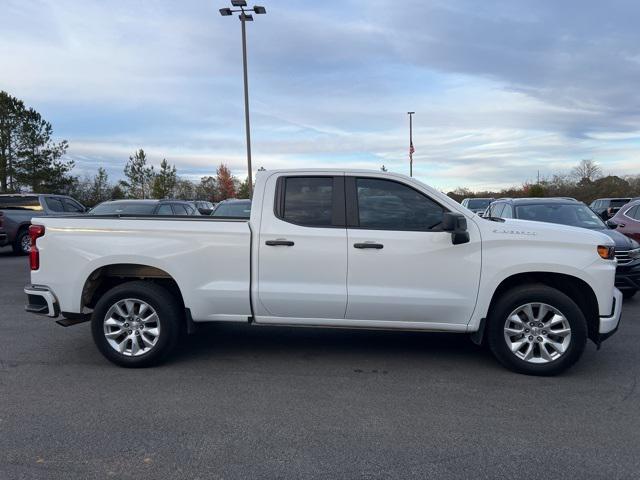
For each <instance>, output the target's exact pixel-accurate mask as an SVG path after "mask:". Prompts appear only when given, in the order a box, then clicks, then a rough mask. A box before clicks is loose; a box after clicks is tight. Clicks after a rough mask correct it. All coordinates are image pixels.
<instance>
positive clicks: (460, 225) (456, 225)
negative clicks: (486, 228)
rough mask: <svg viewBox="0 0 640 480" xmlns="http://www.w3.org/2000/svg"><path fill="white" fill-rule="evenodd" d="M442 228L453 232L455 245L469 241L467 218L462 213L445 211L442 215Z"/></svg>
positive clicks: (452, 240)
mask: <svg viewBox="0 0 640 480" xmlns="http://www.w3.org/2000/svg"><path fill="white" fill-rule="evenodd" d="M442 230H444V231H445V232H451V242H452V243H453V244H454V245H459V244H461V243H467V242H468V241H469V232H468V231H467V218H466V217H465V216H464V215H462V214H461V213H452V212H445V213H444V215H443V216H442Z"/></svg>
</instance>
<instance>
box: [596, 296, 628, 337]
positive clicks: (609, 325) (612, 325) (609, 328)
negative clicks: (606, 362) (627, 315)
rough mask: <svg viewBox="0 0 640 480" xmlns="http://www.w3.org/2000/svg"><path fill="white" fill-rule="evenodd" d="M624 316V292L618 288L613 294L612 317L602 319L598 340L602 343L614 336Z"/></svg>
mask: <svg viewBox="0 0 640 480" xmlns="http://www.w3.org/2000/svg"><path fill="white" fill-rule="evenodd" d="M621 316H622V292H621V291H620V290H618V289H617V288H615V289H614V292H613V308H612V312H611V315H609V316H606V317H600V325H599V328H598V337H599V338H598V340H599V342H602V341H603V340H606V339H607V338H609V337H610V336H611V335H613V334H614V333H615V332H616V330H618V326H619V325H620V317H621Z"/></svg>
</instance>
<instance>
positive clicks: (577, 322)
mask: <svg viewBox="0 0 640 480" xmlns="http://www.w3.org/2000/svg"><path fill="white" fill-rule="evenodd" d="M526 303H546V304H548V305H550V306H552V307H554V308H556V309H557V310H559V311H560V312H562V314H563V315H564V316H565V317H566V319H567V321H568V322H569V325H570V327H571V343H570V344H569V348H568V349H567V351H566V352H565V353H564V354H563V355H562V356H561V357H560V358H559V359H557V360H554V361H551V362H549V363H545V364H534V363H529V362H526V361H525V360H522V359H520V358H518V357H516V356H515V354H513V352H512V351H511V349H510V348H509V346H508V345H507V342H506V340H505V338H504V324H505V322H506V320H507V316H508V315H509V314H510V313H511V312H513V310H515V309H516V308H518V307H519V306H521V305H524V304H526ZM587 333H588V332H587V323H586V320H585V318H584V314H583V313H582V311H581V310H580V308H579V307H578V306H577V305H576V303H575V302H574V301H573V300H571V298H569V297H568V296H567V295H565V294H564V293H562V292H560V291H559V290H556V289H554V288H551V287H546V286H543V285H541V286H529V287H520V288H516V289H514V290H511V291H509V292H507V293H505V294H504V295H503V298H501V299H500V300H499V301H498V302H497V304H496V305H495V308H493V310H492V312H491V314H490V320H489V332H488V340H489V347H490V348H491V351H492V352H493V354H494V355H495V356H496V358H497V359H498V360H499V361H500V362H501V363H502V364H503V365H505V366H506V367H508V368H510V369H511V370H514V371H516V372H519V373H525V374H528V375H557V374H559V373H561V372H563V371H564V370H566V369H567V368H569V367H570V366H571V365H573V364H574V363H575V362H576V361H577V360H578V359H579V358H580V356H581V355H582V353H583V351H584V348H585V345H586V341H587V336H588V335H587Z"/></svg>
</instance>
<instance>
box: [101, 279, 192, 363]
mask: <svg viewBox="0 0 640 480" xmlns="http://www.w3.org/2000/svg"><path fill="white" fill-rule="evenodd" d="M125 298H136V299H139V300H143V301H145V302H147V303H148V304H149V305H151V306H152V307H153V308H154V310H155V311H156V313H157V315H158V322H159V324H160V337H159V338H158V341H157V343H156V345H155V346H154V347H153V348H152V349H151V350H150V351H149V352H147V353H144V354H142V355H138V356H135V357H129V356H125V355H122V354H121V353H119V352H116V351H115V350H114V349H113V348H112V347H111V346H110V345H109V342H108V341H107V339H106V337H105V335H104V318H105V316H106V314H107V312H108V310H109V308H111V307H112V306H113V305H114V304H115V303H116V302H118V301H120V300H123V299H125ZM180 319H181V316H180V310H179V308H178V305H177V302H176V301H175V299H174V298H173V296H172V295H171V293H169V291H167V290H166V289H165V288H162V287H161V286H159V285H156V284H152V283H149V282H128V283H125V284H122V285H119V286H117V287H114V288H112V289H111V290H109V291H108V292H106V293H105V294H104V295H103V296H102V297H101V298H100V300H99V301H98V303H97V304H96V307H95V309H94V311H93V314H92V317H91V333H92V335H93V340H94V342H95V344H96V346H97V347H98V349H99V350H100V352H101V353H102V354H103V355H104V356H105V357H106V358H107V359H108V360H110V361H111V362H113V363H115V364H116V365H120V366H123V367H147V366H151V365H155V364H157V363H159V362H160V361H162V360H163V359H164V358H165V357H166V355H167V354H168V353H169V352H170V351H171V350H172V349H173V347H174V346H175V343H176V341H177V339H178V337H179V334H180Z"/></svg>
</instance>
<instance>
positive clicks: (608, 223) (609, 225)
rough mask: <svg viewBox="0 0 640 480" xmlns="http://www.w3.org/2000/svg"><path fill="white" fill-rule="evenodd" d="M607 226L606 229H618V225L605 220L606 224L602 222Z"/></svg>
mask: <svg viewBox="0 0 640 480" xmlns="http://www.w3.org/2000/svg"><path fill="white" fill-rule="evenodd" d="M604 223H606V224H607V227H609V228H611V229H613V230H615V229H616V228H618V224H617V223H616V222H614V221H613V220H607V221H606V222H604Z"/></svg>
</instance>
